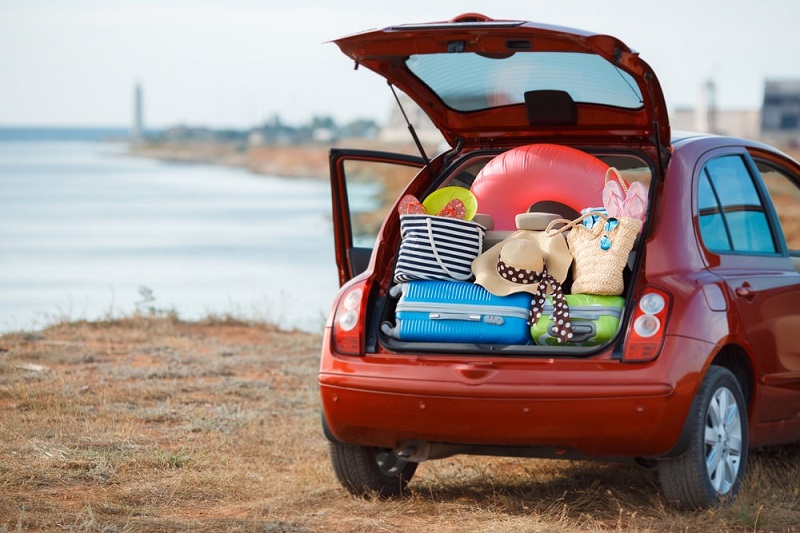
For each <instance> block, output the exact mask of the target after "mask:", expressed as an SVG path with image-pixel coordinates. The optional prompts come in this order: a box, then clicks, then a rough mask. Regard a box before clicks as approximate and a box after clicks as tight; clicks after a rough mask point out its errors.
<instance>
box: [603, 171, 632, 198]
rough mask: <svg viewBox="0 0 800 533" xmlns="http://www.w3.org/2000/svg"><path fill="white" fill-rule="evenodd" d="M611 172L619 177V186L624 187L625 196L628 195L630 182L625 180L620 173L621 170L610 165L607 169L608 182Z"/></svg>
mask: <svg viewBox="0 0 800 533" xmlns="http://www.w3.org/2000/svg"><path fill="white" fill-rule="evenodd" d="M609 174H614V177H615V178H617V182H619V186H620V187H622V192H623V193H625V196H628V183H627V182H626V181H625V178H623V177H622V174H620V173H619V170H617V169H616V168H614V167H608V170H606V181H605V182H606V183H608V182H609V179H608V175H609Z"/></svg>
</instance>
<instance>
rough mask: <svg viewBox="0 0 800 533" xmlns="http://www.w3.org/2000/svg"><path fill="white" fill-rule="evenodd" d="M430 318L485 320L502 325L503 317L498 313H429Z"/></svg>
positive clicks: (466, 320) (488, 322)
mask: <svg viewBox="0 0 800 533" xmlns="http://www.w3.org/2000/svg"><path fill="white" fill-rule="evenodd" d="M428 318H429V319H430V320H463V321H465V322H486V323H487V324H491V325H493V326H502V325H503V323H504V322H505V319H504V318H503V317H502V316H500V315H486V316H483V315H471V314H467V313H430V314H429V315H428Z"/></svg>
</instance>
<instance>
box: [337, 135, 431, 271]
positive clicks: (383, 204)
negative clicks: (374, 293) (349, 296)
mask: <svg viewBox="0 0 800 533" xmlns="http://www.w3.org/2000/svg"><path fill="white" fill-rule="evenodd" d="M424 164H425V162H424V160H423V159H422V158H421V157H418V156H412V155H406V154H396V153H391V152H378V151H372V150H346V149H339V148H333V149H331V152H330V172H331V199H332V201H333V211H332V213H333V234H334V249H335V252H336V266H337V269H338V271H339V285H343V284H344V283H346V282H347V281H348V280H350V279H351V278H353V277H354V276H356V275H358V274H360V273H361V272H364V271H365V270H366V269H367V267H368V266H369V260H370V257H371V256H372V249H373V248H374V246H375V238H376V237H377V235H378V232H379V230H380V228H381V226H382V225H383V221H384V220H385V219H386V215H387V214H388V212H389V210H390V209H391V207H392V206H393V205H394V203H395V201H396V200H397V198H398V195H399V194H400V192H401V191H402V190H404V189H405V187H406V185H408V183H409V181H411V179H412V178H413V177H414V176H415V175H416V174H417V172H418V171H419V169H420V168H422V167H423V166H424Z"/></svg>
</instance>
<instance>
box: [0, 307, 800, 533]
mask: <svg viewBox="0 0 800 533" xmlns="http://www.w3.org/2000/svg"><path fill="white" fill-rule="evenodd" d="M321 342H322V340H321V337H320V336H319V335H315V334H309V333H301V332H291V331H281V330H278V329H276V328H274V327H273V326H270V325H267V324H261V323H251V322H242V321H238V320H233V319H224V320H223V319H215V320H212V319H209V320H206V321H203V322H197V323H185V322H181V321H180V320H177V319H176V318H174V317H160V318H152V317H141V316H135V317H131V318H125V319H119V320H115V321H109V322H98V323H86V322H74V323H64V324H59V325H55V326H52V327H49V328H47V329H45V330H42V331H36V332H21V333H13V334H7V335H4V336H2V337H0V443H1V445H0V532H5V531H20V532H22V531H25V532H28V531H61V530H66V531H104V532H116V531H148V532H149V531H156V532H161V531H164V532H166V531H193V532H194V531H201V532H202V531H259V532H273V533H275V532H287V533H308V532H339V531H341V532H344V531H354V532H362V531H363V532H366V531H393V532H394V531H437V532H439V531H442V532H465V531H466V532H470V531H472V532H488V531H492V532H495V531H496V532H505V531H523V532H524V531H527V532H555V531H637V532H645V531H647V532H649V531H737V532H738V531H800V526H799V525H798V524H800V447H799V446H787V447H780V448H775V449H770V450H762V451H757V452H754V453H753V454H752V456H751V467H750V472H749V478H748V483H747V485H746V487H745V488H744V490H743V492H742V494H741V496H740V497H739V498H738V499H737V500H736V501H735V502H733V503H732V504H731V505H730V506H728V507H725V508H723V509H718V510H709V511H704V512H693V513H688V512H679V511H675V510H673V509H670V508H668V507H667V506H666V505H665V504H664V502H663V500H662V499H661V496H660V494H659V490H658V483H657V476H656V474H655V472H653V471H650V470H645V469H643V468H640V467H636V466H632V465H619V464H603V463H581V462H574V463H570V462H566V461H548V460H530V459H527V460H525V459H504V458H476V457H473V458H467V457H455V458H451V459H446V460H441V461H433V462H430V463H424V464H423V465H421V466H420V468H419V469H418V471H417V475H416V477H415V478H414V480H413V481H412V483H411V485H410V487H411V493H410V494H409V496H408V497H406V498H404V499H394V500H390V501H381V500H378V499H374V498H356V497H352V496H350V495H349V494H348V493H347V492H345V491H344V489H342V488H341V487H340V486H339V485H338V483H337V482H336V480H335V477H334V475H333V472H332V470H331V468H330V466H329V464H328V458H327V444H326V442H325V440H324V437H323V436H322V433H321V431H320V424H319V403H318V396H317V383H316V373H317V368H318V353H319V348H320V343H321Z"/></svg>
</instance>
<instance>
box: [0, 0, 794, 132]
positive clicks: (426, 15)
mask: <svg viewBox="0 0 800 533" xmlns="http://www.w3.org/2000/svg"><path fill="white" fill-rule="evenodd" d="M466 12H478V13H482V14H485V15H487V16H490V17H492V18H498V19H500V18H505V19H523V20H533V21H536V22H542V23H547V24H556V25H562V26H569V27H574V28H581V29H584V30H589V31H594V32H598V33H608V34H611V35H614V36H615V37H618V38H620V39H621V40H622V41H624V42H625V43H626V44H627V45H628V46H630V47H631V48H633V49H634V50H637V51H638V52H639V53H640V54H641V57H642V58H643V59H644V60H645V61H647V62H648V63H649V64H650V65H651V66H652V67H653V69H654V70H655V72H656V75H657V76H658V77H659V80H660V81H661V85H662V89H663V90H664V93H665V97H666V101H667V105H668V107H669V109H670V110H674V109H676V108H679V107H693V106H695V105H697V103H698V102H699V99H700V92H701V87H702V86H703V85H704V84H705V83H706V82H707V81H708V80H713V81H714V83H715V86H716V102H717V106H718V108H720V109H731V110H734V109H758V108H759V107H760V105H761V100H762V98H763V86H764V80H766V79H800V60H798V59H797V56H798V53H800V31H798V30H797V27H798V20H800V17H799V16H800V1H797V0H761V1H755V0H669V1H664V0H604V1H600V0H549V1H541V0H524V1H523V0H463V1H453V0H393V1H388V2H382V1H378V0H374V1H372V2H365V1H363V0H335V1H333V0H294V1H291V0H257V1H256V0H226V1H209V0H189V1H179V0H137V1H133V0H110V1H105V2H101V1H99V0H94V1H88V0H0V126H92V127H95V126H110V127H127V126H129V125H130V124H131V122H132V118H133V101H134V88H135V86H136V84H137V83H139V84H141V87H142V93H143V101H144V122H145V126H146V127H148V128H164V127H170V126H176V125H188V126H206V127H212V128H250V127H253V126H257V125H259V124H262V123H264V122H265V121H268V120H271V119H272V118H273V117H275V116H278V117H280V119H281V120H282V121H283V122H284V123H286V124H294V125H301V124H305V123H307V122H308V121H309V120H310V119H311V118H312V117H314V116H328V117H332V118H334V119H335V120H336V121H337V122H339V123H346V122H349V121H352V120H356V119H361V118H368V119H375V120H378V121H379V122H380V121H383V120H385V119H386V118H388V116H389V114H390V112H391V107H392V102H393V100H392V96H391V93H390V92H389V89H388V87H387V85H386V83H385V82H384V81H382V78H379V77H378V76H377V75H376V74H374V73H372V72H371V71H368V70H367V69H360V70H357V71H356V70H354V69H353V65H352V63H351V62H350V60H349V59H348V58H346V57H345V56H344V55H343V54H342V53H341V52H340V51H339V49H338V48H337V47H336V45H335V44H333V43H332V42H330V41H332V40H333V39H336V38H338V37H342V36H344V35H348V34H351V33H356V32H359V31H362V30H365V29H371V28H381V27H385V26H390V25H393V24H400V23H411V22H430V21H440V20H449V19H451V18H453V17H455V16H457V15H459V14H461V13H466Z"/></svg>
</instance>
